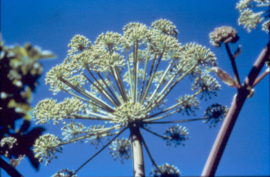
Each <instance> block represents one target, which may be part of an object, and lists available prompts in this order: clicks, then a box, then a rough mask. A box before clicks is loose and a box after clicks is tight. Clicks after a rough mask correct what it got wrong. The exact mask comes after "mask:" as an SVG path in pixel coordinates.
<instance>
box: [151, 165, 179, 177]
mask: <svg viewBox="0 0 270 177" xmlns="http://www.w3.org/2000/svg"><path fill="white" fill-rule="evenodd" d="M158 168H159V169H156V170H152V171H151V173H150V175H153V176H154V177H168V176H173V177H180V175H181V172H180V170H179V169H178V168H177V167H175V166H173V165H170V164H168V163H165V164H164V165H160V166H158Z"/></svg>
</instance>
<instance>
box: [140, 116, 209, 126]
mask: <svg viewBox="0 0 270 177" xmlns="http://www.w3.org/2000/svg"><path fill="white" fill-rule="evenodd" d="M207 119H211V118H205V117H204V118H195V119H186V120H175V121H159V122H144V123H147V124H171V123H180V122H192V121H197V120H207Z"/></svg>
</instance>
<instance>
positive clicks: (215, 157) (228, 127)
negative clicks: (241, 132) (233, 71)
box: [202, 42, 270, 176]
mask: <svg viewBox="0 0 270 177" xmlns="http://www.w3.org/2000/svg"><path fill="white" fill-rule="evenodd" d="M269 55H270V42H268V44H267V45H266V47H265V48H264V49H263V50H262V52H261V54H260V55H259V57H258V58H257V60H256V62H255V64H254V65H253V68H252V69H251V71H250V72H249V74H248V76H247V78H246V80H245V83H244V86H243V87H241V88H240V89H239V90H238V93H237V94H236V95H235V96H234V99H233V102H232V105H231V108H230V110H229V112H228V114H227V116H226V118H225V120H224V122H223V124H222V127H221V129H220V131H219V133H218V136H217V138H216V140H215V143H214V145H213V147H212V150H211V152H210V155H209V157H208V159H207V162H206V164H205V166H204V169H203V172H202V176H215V173H216V170H217V168H218V165H219V162H220V160H221V157H222V155H223V152H224V150H225V147H226V145H227V142H228V140H229V137H230V135H231V132H232V130H233V127H234V124H235V122H236V120H237V118H238V115H239V114H240V111H241V109H242V107H243V105H244V103H245V101H246V99H247V96H248V95H249V92H250V91H249V90H248V89H247V88H248V87H249V86H250V85H253V84H254V81H255V79H256V78H257V76H258V75H259V73H260V71H261V70H262V68H263V65H264V63H265V62H266V61H267V60H268V58H269Z"/></svg>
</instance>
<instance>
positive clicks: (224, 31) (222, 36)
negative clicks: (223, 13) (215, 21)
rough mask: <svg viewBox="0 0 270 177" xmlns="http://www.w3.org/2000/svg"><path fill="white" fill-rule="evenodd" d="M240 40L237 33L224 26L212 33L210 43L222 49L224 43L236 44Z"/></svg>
mask: <svg viewBox="0 0 270 177" xmlns="http://www.w3.org/2000/svg"><path fill="white" fill-rule="evenodd" d="M238 40H239V37H238V36H237V31H236V30H235V29H233V28H232V27H228V26H222V27H220V28H216V29H215V31H214V32H212V33H210V43H211V44H212V45H213V46H215V47H220V45H221V44H222V42H224V43H228V42H231V43H235V42H237V41H238Z"/></svg>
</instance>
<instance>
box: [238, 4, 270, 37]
mask: <svg viewBox="0 0 270 177" xmlns="http://www.w3.org/2000/svg"><path fill="white" fill-rule="evenodd" d="M256 7H260V9H261V10H262V11H259V12H254V11H253V9H254V10H255V8H256ZM269 7H270V4H269V0H240V1H239V3H237V5H236V8H237V9H238V10H239V11H240V13H241V15H240V17H239V19H238V24H239V25H244V28H246V29H247V31H248V32H251V30H252V29H256V28H257V25H258V24H259V23H262V22H263V21H264V20H265V19H267V17H269ZM264 14H265V16H264ZM264 25H265V22H264V24H263V28H262V29H263V30H264V31H266V32H267V33H269V31H267V30H265V26H264ZM267 29H269V28H267Z"/></svg>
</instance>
